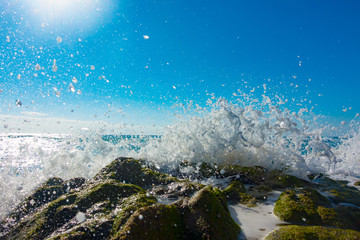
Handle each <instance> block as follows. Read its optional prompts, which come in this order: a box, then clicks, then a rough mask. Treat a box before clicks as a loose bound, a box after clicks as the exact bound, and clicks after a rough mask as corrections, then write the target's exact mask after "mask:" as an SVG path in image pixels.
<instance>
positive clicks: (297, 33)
mask: <svg viewBox="0 0 360 240" xmlns="http://www.w3.org/2000/svg"><path fill="white" fill-rule="evenodd" d="M359 10H360V3H359V1H355V0H353V1H346V2H344V1H328V0H327V1H295V0H293V1H289V0H282V1H280V0H277V1H266V0H263V1H241V0H239V1H223V2H220V1H202V0H198V1H194V0H192V1H189V0H182V1H162V0H157V1H146V0H144V1H115V0H97V1H95V0H72V1H71V0H63V1H62V4H61V1H60V0H47V1H46V0H12V1H10V0H3V1H1V3H0V12H1V15H0V20H1V23H0V24H1V26H0V29H1V33H0V54H1V55H0V79H1V82H0V89H1V93H0V99H1V103H0V104H1V105H0V114H4V115H19V114H21V112H24V111H26V112H39V113H44V114H47V115H48V116H49V117H61V118H69V119H81V120H104V121H110V122H119V121H124V122H129V123H132V122H133V123H135V124H140V123H145V124H154V123H155V124H160V125H161V124H166V123H167V122H168V121H167V119H169V118H171V112H172V111H173V110H171V109H170V107H171V106H172V105H173V103H174V102H176V101H177V99H180V100H181V101H184V100H193V101H195V102H197V103H200V104H205V101H206V99H207V98H208V97H209V95H208V94H209V93H214V94H215V96H217V97H220V96H221V97H225V98H226V99H229V100H231V99H232V96H233V93H234V92H237V89H240V90H241V91H243V92H245V93H250V90H251V89H253V87H255V89H256V91H255V93H254V97H260V96H261V94H263V89H262V88H260V89H258V88H256V87H257V86H263V84H267V88H268V91H267V94H268V95H275V94H278V95H283V96H284V98H286V99H292V98H294V99H295V102H296V103H301V104H303V106H306V107H309V108H310V107H312V106H313V107H314V112H315V113H316V114H322V115H325V116H327V117H328V118H329V119H331V121H337V122H340V121H343V120H346V121H349V120H351V119H353V118H354V116H355V115H356V113H358V112H360V101H359V97H358V92H359V90H360V67H359V65H360V60H359V59H360V58H359V56H360V45H359V42H360V28H359V26H360V15H359V14H358V13H359ZM58 37H60V38H61V41H58V40H60V39H59V38H58ZM54 59H55V60H56V65H57V68H58V70H57V71H56V72H54V71H52V66H53V62H54ZM36 64H39V65H40V66H41V67H43V68H44V69H41V70H35V66H36ZM91 66H94V67H95V69H92V67H91ZM19 74H20V76H19ZM87 74H88V75H87ZM73 77H75V78H76V80H75V83H74V82H73V81H72V79H73ZM70 84H72V86H73V87H74V89H75V92H72V91H71V85H70ZM69 86H70V87H69ZM78 90H80V91H81V94H77V92H78ZM18 99H19V100H21V101H22V106H21V107H17V106H16V104H15V102H16V100H18ZM304 99H306V101H304ZM309 101H311V103H309ZM290 102H291V101H290ZM289 107H290V108H291V107H299V106H296V104H293V105H292V104H289ZM349 108H351V109H349ZM344 110H346V112H345V111H344ZM169 114H170V115H169ZM95 115H96V116H95Z"/></svg>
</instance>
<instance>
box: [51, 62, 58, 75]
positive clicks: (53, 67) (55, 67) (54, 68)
mask: <svg viewBox="0 0 360 240" xmlns="http://www.w3.org/2000/svg"><path fill="white" fill-rule="evenodd" d="M52 70H53V72H56V71H57V70H58V68H57V66H56V60H55V59H54V63H53V66H52Z"/></svg>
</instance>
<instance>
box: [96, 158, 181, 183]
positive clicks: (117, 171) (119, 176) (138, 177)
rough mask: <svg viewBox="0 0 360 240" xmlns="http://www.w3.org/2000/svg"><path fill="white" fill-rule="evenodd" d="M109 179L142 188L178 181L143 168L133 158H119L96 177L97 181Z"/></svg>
mask: <svg viewBox="0 0 360 240" xmlns="http://www.w3.org/2000/svg"><path fill="white" fill-rule="evenodd" d="M108 178H110V179H115V180H118V181H121V182H124V183H131V184H135V185H138V186H141V187H144V186H151V185H153V184H167V183H171V182H174V181H176V180H177V179H176V178H174V177H171V176H169V175H167V174H164V173H160V172H157V171H155V170H152V169H149V168H145V167H142V166H141V163H140V161H139V160H135V159H132V158H117V159H115V160H114V161H113V162H112V163H110V164H109V165H108V166H106V167H104V168H103V169H101V171H100V172H99V173H98V174H97V175H96V176H95V177H94V179H95V180H99V179H108Z"/></svg>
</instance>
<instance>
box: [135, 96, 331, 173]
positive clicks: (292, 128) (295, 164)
mask: <svg viewBox="0 0 360 240" xmlns="http://www.w3.org/2000/svg"><path fill="white" fill-rule="evenodd" d="M306 113H308V114H306ZM314 118H316V116H313V115H312V114H311V113H309V111H308V110H307V109H300V110H299V111H298V112H297V113H295V112H291V111H290V110H288V109H286V108H283V109H281V108H280V107H279V106H278V105H276V103H274V102H272V101H271V100H270V98H268V97H266V96H263V99H262V101H252V102H251V104H246V103H245V102H244V101H240V100H238V101H237V102H236V103H232V102H228V101H226V100H225V99H222V98H220V99H218V100H217V101H216V102H215V103H214V104H212V106H211V108H210V110H208V111H204V110H203V109H202V110H201V111H196V112H195V113H194V114H189V115H188V117H187V119H186V120H183V121H181V122H179V123H177V124H174V125H172V126H170V127H168V128H167V129H166V130H165V133H164V134H163V136H162V137H161V139H154V140H152V141H151V142H150V143H149V144H148V145H147V146H145V147H143V148H141V151H140V156H141V157H143V158H145V159H148V160H150V161H153V162H155V163H156V164H157V165H158V166H159V167H164V166H166V167H167V168H169V167H172V168H176V167H177V166H179V164H180V163H181V162H182V161H189V162H193V163H201V162H208V163H216V164H219V165H222V164H228V163H233V164H241V165H246V166H254V165H260V166H263V167H266V168H270V169H275V168H277V169H286V170H287V171H289V172H292V173H293V174H295V175H299V176H306V175H307V174H309V173H311V172H325V173H327V172H330V171H332V170H333V168H334V165H335V164H336V162H337V158H336V156H335V155H334V154H333V152H332V150H331V148H330V147H329V146H328V145H327V144H326V143H325V142H324V140H323V138H322V136H321V134H322V129H319V127H318V125H316V124H315V123H316V120H315V119H314Z"/></svg>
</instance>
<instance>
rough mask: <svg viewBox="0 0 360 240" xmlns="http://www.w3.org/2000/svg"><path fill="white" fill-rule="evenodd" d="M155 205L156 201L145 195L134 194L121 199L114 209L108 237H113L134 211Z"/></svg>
mask: <svg viewBox="0 0 360 240" xmlns="http://www.w3.org/2000/svg"><path fill="white" fill-rule="evenodd" d="M156 203H157V200H156V198H155V197H153V196H147V195H146V194H136V195H132V196H130V197H127V198H124V199H122V200H121V202H120V203H119V204H118V206H117V207H116V209H115V212H116V216H115V220H114V224H113V226H112V229H111V234H110V235H111V236H114V235H115V234H116V233H117V232H119V231H120V230H121V228H122V226H123V225H124V224H125V223H126V221H127V220H128V219H129V218H130V216H131V215H132V214H133V213H134V212H135V211H137V210H138V209H140V208H142V207H147V206H151V205H154V204H156Z"/></svg>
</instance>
